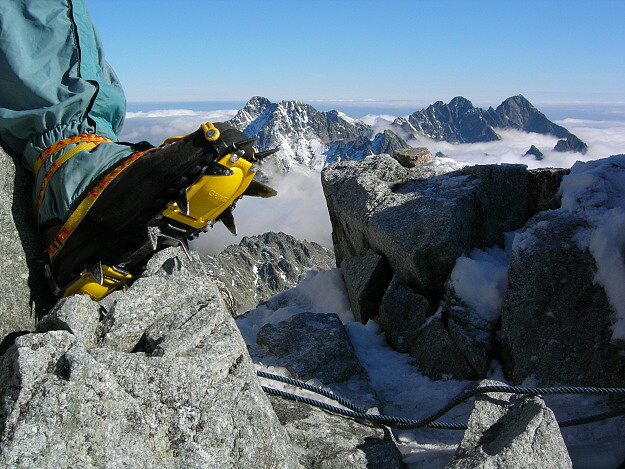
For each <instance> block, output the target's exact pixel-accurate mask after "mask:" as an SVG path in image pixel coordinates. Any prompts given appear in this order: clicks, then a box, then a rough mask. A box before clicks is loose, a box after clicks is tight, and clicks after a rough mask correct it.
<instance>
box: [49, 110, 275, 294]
mask: <svg viewBox="0 0 625 469" xmlns="http://www.w3.org/2000/svg"><path fill="white" fill-rule="evenodd" d="M224 127H225V128H224ZM224 134H225V135H224ZM233 135H234V137H235V138H234V139H233ZM224 137H227V138H224ZM255 141H256V139H255V138H254V139H249V138H247V137H245V135H244V134H242V133H241V132H239V131H236V130H235V129H232V128H230V127H229V126H222V128H221V130H220V128H219V127H218V126H215V125H213V124H212V123H210V122H207V123H205V124H203V125H202V126H201V127H200V129H199V130H198V131H196V132H194V133H193V134H190V135H187V136H185V137H173V138H170V139H168V140H166V141H165V143H164V144H163V145H162V146H161V147H159V148H157V149H152V150H150V151H147V152H145V155H142V156H141V158H146V159H147V158H151V159H153V160H155V161H156V163H158V162H159V161H160V160H159V158H161V159H162V160H163V161H166V162H167V161H170V160H168V159H167V158H178V155H179V154H184V155H186V154H187V153H189V152H195V153H193V156H192V157H189V158H187V159H188V160H189V161H188V163H185V165H184V166H182V165H181V164H178V160H176V164H177V165H178V166H180V167H176V168H175V171H174V170H172V172H177V174H176V176H177V177H176V178H175V180H174V181H172V182H170V183H169V184H168V187H165V188H162V189H159V190H158V191H156V192H157V193H156V194H155V196H154V197H153V198H152V197H148V196H147V195H145V194H144V192H145V191H141V190H140V189H141V188H138V189H137V195H136V198H138V199H141V197H144V198H145V199H146V202H144V204H145V205H146V206H147V208H145V209H142V210H141V211H140V215H139V216H137V217H136V219H134V220H132V221H131V222H128V223H126V220H121V222H120V224H122V225H124V227H122V228H114V227H109V226H107V225H106V224H103V222H102V218H103V217H101V216H97V213H90V211H97V210H98V209H100V211H102V212H104V213H109V212H110V211H111V210H110V208H111V207H116V205H115V204H116V203H119V202H120V201H115V200H114V199H115V196H114V194H112V191H111V195H110V196H109V197H108V198H110V199H112V200H111V201H106V200H103V201H102V202H97V201H96V202H92V203H91V205H90V206H89V208H88V209H87V210H84V209H83V210H81V209H80V206H79V208H78V209H76V211H75V212H74V213H72V214H71V215H70V217H69V218H68V221H67V222H66V224H65V225H64V226H63V228H62V229H61V230H60V232H59V233H60V234H59V235H58V236H57V239H56V240H55V243H57V244H56V245H55V244H54V243H53V244H52V248H49V250H48V252H49V254H50V253H51V255H50V259H51V260H50V262H49V263H48V264H47V265H46V274H47V277H48V279H49V281H50V283H51V286H52V288H53V290H54V293H55V294H56V295H57V296H59V297H66V296H70V295H74V294H87V295H89V296H90V297H91V298H92V299H93V300H95V301H99V300H100V299H102V298H104V297H105V296H107V295H108V294H109V293H111V292H112V291H114V290H116V289H119V288H120V287H122V286H124V285H126V284H127V283H128V282H130V281H132V279H133V272H135V271H136V270H137V267H138V266H140V265H142V264H143V263H144V262H145V261H146V260H147V259H148V258H149V257H150V256H151V255H152V254H153V253H154V252H155V251H158V250H160V249H163V248H165V247H167V246H181V247H182V248H183V249H184V251H185V253H186V254H187V256H189V258H190V254H189V247H188V241H189V240H191V239H193V238H195V237H197V236H198V235H199V234H200V233H201V232H204V231H206V230H207V229H208V228H209V227H211V226H212V225H213V224H214V223H216V222H217V221H221V222H222V223H223V224H224V225H225V226H226V228H228V230H230V231H231V232H232V233H233V234H236V226H235V223H234V217H233V215H232V210H233V209H234V206H235V204H236V202H237V200H238V199H240V198H241V197H242V196H245V195H247V196H253V197H273V196H274V195H276V191H275V190H273V189H272V188H270V187H268V186H266V185H264V184H262V183H259V182H257V181H254V176H255V173H256V171H257V169H258V163H259V162H260V161H261V160H262V159H263V158H265V157H267V156H269V155H270V154H273V153H274V152H275V151H277V150H268V151H264V152H258V151H257V150H256V149H255V148H254V147H253V146H252V145H253V144H254V142H255ZM198 148H199V150H198ZM176 150H177V151H176ZM159 151H161V152H169V153H171V155H165V157H161V156H159V155H157V152H159ZM151 153H154V155H156V156H152V157H151V156H150V154H151ZM141 158H138V160H140V159H141ZM156 163H155V164H156ZM134 164H136V163H134ZM144 166H146V165H144ZM137 167H139V165H137ZM135 172H140V170H137V171H135ZM178 173H179V174H178ZM128 174H130V172H129V173H128ZM147 174H148V176H149V175H150V173H147ZM164 174H165V175H166V176H167V177H169V176H170V172H164ZM139 176H141V175H139ZM155 177H156V176H155ZM163 178H165V177H164V176H163ZM128 179H129V180H130V183H129V184H131V183H132V182H133V178H132V177H130V176H128ZM136 180H137V181H141V178H137V179H136ZM181 181H182V182H181ZM149 187H152V186H149ZM129 189H132V188H129ZM116 190H118V189H116ZM106 191H107V189H104V190H103V191H102V196H103V199H106V198H107V197H106V196H105V195H107V192H106ZM127 197H128V199H129V198H131V197H133V194H132V193H129V194H128V196H127ZM128 199H127V203H129V204H130V205H132V203H133V202H134V200H135V199H131V200H128ZM137 203H139V202H137ZM142 203H143V202H142ZM159 203H160V208H158V209H156V210H154V211H152V215H151V216H150V217H147V218H146V213H145V212H147V211H149V210H150V209H152V210H153V209H154V207H155V206H157V205H158V204H159ZM98 204H99V205H98ZM102 207H103V208H102ZM77 212H83V213H80V214H79V216H80V217H81V218H80V220H78V223H76V220H72V217H74V215H75V214H76V213H77ZM82 225H84V226H82ZM139 225H140V226H139ZM141 226H142V228H141ZM128 230H129V231H131V232H132V233H135V232H136V233H137V234H136V235H134V236H131V235H130V234H128V233H127V231H128ZM102 231H107V233H102ZM67 233H69V235H67ZM64 234H65V238H62V235H64ZM72 237H74V238H75V239H72ZM126 238H127V239H126ZM134 238H136V239H134ZM118 240H121V241H118ZM81 241H82V242H83V245H84V248H85V249H90V244H89V242H90V241H93V242H94V243H95V244H97V245H100V246H103V247H104V248H103V249H102V250H100V251H99V250H98V249H97V248H96V247H93V248H91V250H90V251H89V252H88V253H87V254H83V252H82V251H81V249H82V247H80V243H81ZM72 243H73V245H72ZM85 243H86V244H85ZM110 246H112V247H110ZM117 246H119V247H117ZM68 249H69V251H68V252H63V251H64V250H68ZM72 251H74V253H75V254H76V255H78V256H84V257H85V259H86V263H87V265H83V266H82V267H79V268H77V267H78V264H77V261H75V260H74V256H72V255H71V254H72ZM100 253H101V254H102V257H99V254H100ZM62 263H65V264H70V265H71V264H72V263H74V264H76V266H75V267H73V273H72V270H71V267H70V268H68V269H65V270H64V269H63V264H62Z"/></svg>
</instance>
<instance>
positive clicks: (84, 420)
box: [0, 249, 299, 468]
mask: <svg viewBox="0 0 625 469" xmlns="http://www.w3.org/2000/svg"><path fill="white" fill-rule="evenodd" d="M205 276H206V271H205V270H204V268H203V266H202V264H201V263H200V262H199V261H196V262H193V263H189V262H188V261H187V260H186V259H185V258H184V254H182V252H180V251H178V250H176V249H169V250H166V251H163V252H161V253H159V254H157V255H156V256H155V257H154V258H153V259H152V260H151V261H150V263H149V265H148V270H147V272H146V274H145V275H144V276H143V277H142V278H140V279H138V280H137V281H136V282H135V283H134V284H133V285H132V286H131V287H130V289H129V290H128V291H126V292H117V293H114V294H113V295H111V296H109V297H108V298H107V299H106V301H103V302H102V303H100V304H97V303H94V302H92V301H91V300H90V299H88V298H87V297H80V296H75V297H71V298H68V299H66V300H64V301H61V302H59V304H58V306H57V307H56V308H55V309H54V310H53V311H52V312H51V313H50V314H49V315H48V316H47V317H46V318H45V319H44V320H43V321H42V322H41V323H40V332H38V333H33V334H27V335H24V336H22V337H19V338H18V339H17V340H16V342H15V346H13V347H11V348H10V349H9V350H8V351H7V352H6V353H5V354H4V355H3V356H2V357H0V402H1V407H0V448H1V449H0V466H2V467H22V468H29V467H32V468H47V467H49V468H52V467H55V468H57V467H101V465H102V463H103V461H106V462H107V464H109V465H110V467H121V466H122V465H124V464H130V465H134V466H137V467H138V466H141V467H146V468H167V467H171V468H182V467H185V468H187V467H191V468H193V467H197V468H200V467H202V468H204V467H272V468H273V467H285V468H286V467H299V464H298V462H297V461H296V459H295V458H294V456H293V452H292V449H291V446H290V442H289V439H288V437H287V435H286V433H285V432H284V430H283V428H282V427H281V425H280V423H279V421H278V420H277V418H276V416H275V414H274V413H273V411H272V410H271V405H270V403H269V401H268V399H267V398H266V396H265V394H264V393H263V391H262V390H261V388H260V386H259V385H258V381H257V378H256V373H255V370H254V367H253V364H252V362H251V359H250V357H249V355H248V353H247V349H246V346H245V343H244V341H243V339H242V337H241V336H240V333H239V332H238V329H237V328H236V325H235V324H234V320H233V319H232V317H231V316H230V314H229V313H228V312H227V311H226V309H225V307H224V305H223V302H222V300H221V297H220V294H219V291H218V289H217V287H216V286H215V285H213V284H211V283H209V282H206V281H205Z"/></svg>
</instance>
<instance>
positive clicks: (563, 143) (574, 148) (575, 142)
mask: <svg viewBox="0 0 625 469" xmlns="http://www.w3.org/2000/svg"><path fill="white" fill-rule="evenodd" d="M553 149H554V151H559V152H568V151H570V152H576V153H581V154H582V155H585V154H586V152H587V151H588V145H586V144H585V143H584V142H582V141H581V140H580V139H579V137H577V136H575V135H573V134H571V135H569V136H568V137H567V138H566V139H563V140H559V141H558V143H556V146H555V147H553Z"/></svg>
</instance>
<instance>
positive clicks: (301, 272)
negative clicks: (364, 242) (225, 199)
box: [204, 233, 335, 312]
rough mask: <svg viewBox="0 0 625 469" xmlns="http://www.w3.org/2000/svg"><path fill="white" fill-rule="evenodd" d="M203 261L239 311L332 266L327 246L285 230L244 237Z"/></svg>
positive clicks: (243, 310) (251, 306) (332, 256)
mask: <svg viewBox="0 0 625 469" xmlns="http://www.w3.org/2000/svg"><path fill="white" fill-rule="evenodd" d="M204 262H205V264H206V265H207V267H208V271H209V272H210V274H211V275H212V276H214V277H215V278H217V279H219V280H220V281H221V282H222V283H223V285H224V286H225V287H226V288H227V289H228V290H229V291H230V293H231V294H232V296H233V297H234V300H235V303H236V309H237V310H238V311H240V312H245V311H247V310H249V309H252V308H254V307H256V305H257V304H258V303H260V302H262V301H266V300H268V299H269V298H270V297H271V296H273V295H275V294H276V293H279V292H281V291H283V290H286V289H288V288H291V287H294V286H295V285H297V284H298V283H299V282H300V281H301V280H302V278H304V277H305V276H306V273H307V272H308V271H310V270H328V269H331V268H333V267H334V266H335V265H334V262H335V261H334V254H333V253H332V251H330V250H329V249H326V248H324V247H323V246H320V245H318V244H316V243H313V242H309V241H298V240H296V239H295V238H293V237H292V236H290V235H287V234H284V233H265V234H263V235H259V236H249V237H248V236H246V237H244V238H243V239H242V240H241V242H240V243H239V244H238V245H232V246H228V247H227V248H226V249H224V250H223V251H222V252H221V253H219V254H218V255H217V256H214V257H208V258H206V259H204Z"/></svg>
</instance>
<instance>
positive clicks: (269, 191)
mask: <svg viewBox="0 0 625 469" xmlns="http://www.w3.org/2000/svg"><path fill="white" fill-rule="evenodd" d="M243 195H247V196H249V197H263V198H265V199H266V198H269V197H274V196H276V195H278V192H277V191H276V190H275V189H273V188H271V187H269V186H266V185H265V184H263V183H260V182H257V181H252V182H251V183H250V185H249V186H248V187H247V189H245V192H243Z"/></svg>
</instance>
